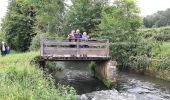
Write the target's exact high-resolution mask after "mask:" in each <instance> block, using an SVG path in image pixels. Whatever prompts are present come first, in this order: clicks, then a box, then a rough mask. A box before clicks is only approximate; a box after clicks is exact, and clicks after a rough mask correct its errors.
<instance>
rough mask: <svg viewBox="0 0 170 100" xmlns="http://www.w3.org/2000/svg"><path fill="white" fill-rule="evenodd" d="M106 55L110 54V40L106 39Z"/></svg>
mask: <svg viewBox="0 0 170 100" xmlns="http://www.w3.org/2000/svg"><path fill="white" fill-rule="evenodd" d="M106 53H107V54H106V56H107V57H108V56H109V40H106Z"/></svg>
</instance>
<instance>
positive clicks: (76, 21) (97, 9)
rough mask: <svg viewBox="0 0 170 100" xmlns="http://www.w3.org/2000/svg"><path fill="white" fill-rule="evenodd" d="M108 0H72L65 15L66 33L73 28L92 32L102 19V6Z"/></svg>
mask: <svg viewBox="0 0 170 100" xmlns="http://www.w3.org/2000/svg"><path fill="white" fill-rule="evenodd" d="M106 1H107V0H72V4H73V5H72V6H70V7H69V8H68V10H67V12H66V15H65V22H64V33H69V32H70V31H71V30H73V29H80V30H81V31H82V32H83V31H86V32H87V33H91V32H94V31H96V30H97V25H99V24H100V21H101V11H102V7H103V5H104V4H105V2H106Z"/></svg>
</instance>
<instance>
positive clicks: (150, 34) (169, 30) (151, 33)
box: [138, 26, 170, 41]
mask: <svg viewBox="0 0 170 100" xmlns="http://www.w3.org/2000/svg"><path fill="white" fill-rule="evenodd" d="M138 34H139V35H141V36H142V37H144V38H146V39H149V38H150V39H152V40H157V41H169V40H170V27H169V26H167V27H161V28H151V29H139V30H138Z"/></svg>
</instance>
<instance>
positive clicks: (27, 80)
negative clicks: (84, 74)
mask: <svg viewBox="0 0 170 100" xmlns="http://www.w3.org/2000/svg"><path fill="white" fill-rule="evenodd" d="M37 55H38V53H37V52H29V53H22V54H12V55H7V56H6V57H0V99H1V100H47V99H48V100H54V99H55V100H72V99H75V90H74V89H73V88H71V87H68V86H62V85H57V86H55V85H54V80H53V79H52V78H51V77H50V75H49V76H48V77H46V76H44V75H43V72H42V71H41V70H40V69H39V68H38V67H35V66H34V65H31V64H30V61H31V60H32V59H33V58H34V57H35V56H37Z"/></svg>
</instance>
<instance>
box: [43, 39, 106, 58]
mask: <svg viewBox="0 0 170 100" xmlns="http://www.w3.org/2000/svg"><path fill="white" fill-rule="evenodd" d="M40 43H41V56H53V57H109V41H108V40H86V41H83V40H77V41H74V42H69V41H68V40H51V39H43V40H41V42H40Z"/></svg>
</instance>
